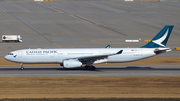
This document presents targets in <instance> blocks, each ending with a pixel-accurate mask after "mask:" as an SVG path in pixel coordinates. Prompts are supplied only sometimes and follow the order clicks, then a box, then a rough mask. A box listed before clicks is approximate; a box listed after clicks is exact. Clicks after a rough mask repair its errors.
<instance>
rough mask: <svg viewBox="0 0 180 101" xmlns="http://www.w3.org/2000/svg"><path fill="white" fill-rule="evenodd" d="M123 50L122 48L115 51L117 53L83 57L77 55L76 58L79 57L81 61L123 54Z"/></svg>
mask: <svg viewBox="0 0 180 101" xmlns="http://www.w3.org/2000/svg"><path fill="white" fill-rule="evenodd" d="M122 52H123V50H120V51H118V52H117V53H115V54H105V55H92V56H83V57H77V58H76V59H78V60H79V61H88V60H98V59H104V58H107V57H108V56H112V55H117V54H121V53H122Z"/></svg>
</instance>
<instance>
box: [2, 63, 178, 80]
mask: <svg viewBox="0 0 180 101" xmlns="http://www.w3.org/2000/svg"><path fill="white" fill-rule="evenodd" d="M96 67H97V69H96V70H95V71H91V70H85V69H84V68H75V69H64V68H62V67H58V66H52V67H49V66H40V67H30V66H27V67H25V69H24V70H20V68H19V67H1V68H0V77H11V76H13V77H53V76H54V77H59V76H180V66H179V65H146V66H143V65H136V66H96Z"/></svg>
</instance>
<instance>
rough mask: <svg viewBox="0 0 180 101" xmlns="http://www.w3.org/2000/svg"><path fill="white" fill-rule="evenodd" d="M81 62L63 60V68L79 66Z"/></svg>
mask: <svg viewBox="0 0 180 101" xmlns="http://www.w3.org/2000/svg"><path fill="white" fill-rule="evenodd" d="M81 66H82V63H81V62H80V61H77V60H64V61H63V67H64V68H76V67H81Z"/></svg>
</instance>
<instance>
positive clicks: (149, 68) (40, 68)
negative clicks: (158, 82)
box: [0, 66, 180, 71]
mask: <svg viewBox="0 0 180 101" xmlns="http://www.w3.org/2000/svg"><path fill="white" fill-rule="evenodd" d="M3 70H4V71H7V70H8V71H11V70H21V69H20V68H0V71H3ZM26 70H43V71H44V70H45V71H46V70H47V71H49V70H59V71H79V70H82V71H83V70H84V71H103V70H180V68H171V67H170V68H163V67H161V68H154V67H150V66H148V67H144V66H127V67H126V66H125V67H111V66H109V67H98V66H96V70H86V69H85V68H84V67H78V68H71V69H66V68H62V67H52V68H51V67H48V68H47V67H46V68H43V67H37V68H36V67H33V68H30V67H25V68H24V70H21V71H26Z"/></svg>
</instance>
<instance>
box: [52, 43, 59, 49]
mask: <svg viewBox="0 0 180 101" xmlns="http://www.w3.org/2000/svg"><path fill="white" fill-rule="evenodd" d="M52 43H53V44H54V45H56V46H58V47H59V48H61V47H60V46H59V45H58V44H56V43H54V42H52Z"/></svg>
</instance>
